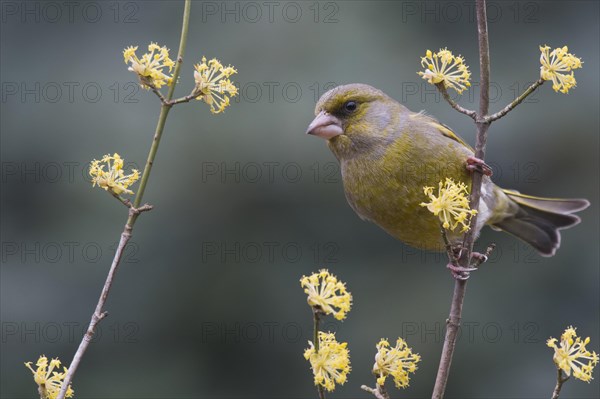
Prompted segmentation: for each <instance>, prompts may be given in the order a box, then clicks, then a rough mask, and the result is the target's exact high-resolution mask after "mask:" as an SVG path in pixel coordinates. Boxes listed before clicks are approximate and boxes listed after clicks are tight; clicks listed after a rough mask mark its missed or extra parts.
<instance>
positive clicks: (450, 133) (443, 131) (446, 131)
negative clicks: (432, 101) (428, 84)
mask: <svg viewBox="0 0 600 399" xmlns="http://www.w3.org/2000/svg"><path fill="white" fill-rule="evenodd" d="M412 116H413V117H417V118H422V119H423V121H424V122H425V123H428V124H429V125H431V126H432V127H434V128H435V129H436V130H437V131H438V132H440V133H441V134H442V136H446V137H448V138H449V139H452V140H454V141H456V142H457V143H460V144H462V145H464V146H465V147H467V148H468V149H469V150H471V151H473V152H475V150H473V147H471V146H470V145H469V144H467V143H466V142H465V141H464V140H463V139H461V138H460V137H459V136H457V135H456V133H454V132H453V131H452V130H451V129H450V128H449V127H448V126H446V125H444V124H443V123H440V122H438V121H437V120H435V119H434V118H432V117H430V116H428V115H426V114H425V113H423V112H419V113H416V114H413V115H412Z"/></svg>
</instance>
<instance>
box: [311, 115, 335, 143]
mask: <svg viewBox="0 0 600 399" xmlns="http://www.w3.org/2000/svg"><path fill="white" fill-rule="evenodd" d="M342 133H344V130H343V129H342V121H340V120H339V119H338V118H336V117H335V116H333V115H331V114H328V113H327V112H325V111H321V112H319V115H317V117H316V118H315V119H314V120H313V121H312V122H311V123H310V125H308V129H307V130H306V134H313V135H315V136H319V137H321V138H324V139H325V140H329V139H331V138H333V137H335V136H339V135H340V134H342Z"/></svg>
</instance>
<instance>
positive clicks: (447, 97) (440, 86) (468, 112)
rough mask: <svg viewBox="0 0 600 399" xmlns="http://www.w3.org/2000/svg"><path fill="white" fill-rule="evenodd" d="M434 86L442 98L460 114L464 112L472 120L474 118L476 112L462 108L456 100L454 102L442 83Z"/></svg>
mask: <svg viewBox="0 0 600 399" xmlns="http://www.w3.org/2000/svg"><path fill="white" fill-rule="evenodd" d="M435 87H437V89H438V90H439V91H440V93H442V97H444V100H446V101H447V102H448V104H450V106H451V107H452V108H454V109H455V110H457V111H458V112H460V113H461V114H465V115H467V116H468V117H470V118H472V119H473V120H476V118H477V112H475V111H473V110H470V109H466V108H463V107H461V106H460V105H458V104H457V103H456V102H454V100H453V99H452V98H450V94H448V90H446V87H445V86H444V84H443V83H436V85H435Z"/></svg>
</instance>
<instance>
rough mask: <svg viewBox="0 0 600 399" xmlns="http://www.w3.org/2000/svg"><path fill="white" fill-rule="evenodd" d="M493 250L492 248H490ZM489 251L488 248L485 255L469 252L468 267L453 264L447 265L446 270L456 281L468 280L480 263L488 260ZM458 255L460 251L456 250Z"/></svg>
mask: <svg viewBox="0 0 600 399" xmlns="http://www.w3.org/2000/svg"><path fill="white" fill-rule="evenodd" d="M491 249H493V247H492V248H491ZM491 249H489V248H488V251H486V253H485V254H482V253H479V252H471V261H470V262H469V267H464V266H459V265H455V264H454V263H448V264H447V265H446V268H448V269H449V270H450V273H452V277H454V278H455V279H457V280H468V279H469V277H471V272H474V271H476V270H477V269H478V268H479V266H480V265H481V264H482V263H485V262H487V260H488V259H489V253H490V252H491ZM458 251H459V253H460V251H461V250H460V249H458Z"/></svg>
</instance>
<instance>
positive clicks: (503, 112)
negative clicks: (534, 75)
mask: <svg viewBox="0 0 600 399" xmlns="http://www.w3.org/2000/svg"><path fill="white" fill-rule="evenodd" d="M542 84H544V79H541V78H540V79H539V80H538V81H536V82H534V83H533V84H532V85H531V86H529V87H528V88H527V90H525V91H524V92H523V94H521V95H520V96H519V97H517V98H516V99H515V100H514V101H513V102H511V103H510V104H508V105H507V106H506V107H504V108H503V109H502V110H500V111H498V112H496V113H495V114H493V115H490V116H488V117H486V118H485V121H486V122H487V123H492V122H493V121H495V120H498V119H500V118H502V117H503V116H504V115H506V114H508V113H509V112H510V111H512V110H513V109H514V108H515V107H516V106H517V105H519V104H521V103H522V102H523V100H525V99H526V98H527V96H529V95H530V94H531V93H533V92H534V91H535V89H537V88H538V87H540V86H541V85H542Z"/></svg>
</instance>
